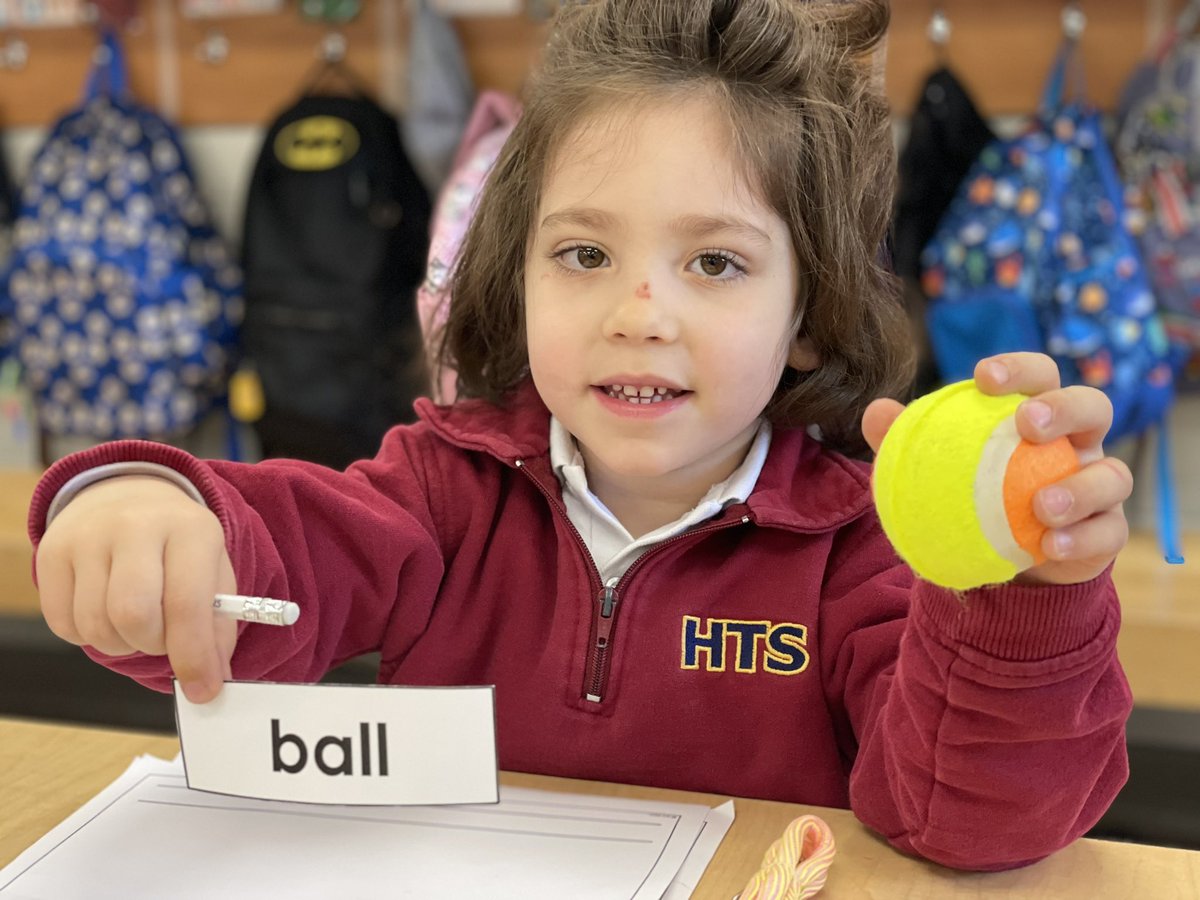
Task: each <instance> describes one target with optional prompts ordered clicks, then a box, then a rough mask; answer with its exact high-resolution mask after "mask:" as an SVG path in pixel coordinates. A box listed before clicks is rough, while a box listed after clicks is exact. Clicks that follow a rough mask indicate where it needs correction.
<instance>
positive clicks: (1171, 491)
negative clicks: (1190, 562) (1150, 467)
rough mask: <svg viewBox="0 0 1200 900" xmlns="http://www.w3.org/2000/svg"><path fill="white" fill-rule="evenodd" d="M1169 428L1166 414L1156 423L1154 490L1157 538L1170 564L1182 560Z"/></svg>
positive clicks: (1176, 563) (1164, 556) (1177, 563)
mask: <svg viewBox="0 0 1200 900" xmlns="http://www.w3.org/2000/svg"><path fill="white" fill-rule="evenodd" d="M1170 435H1171V430H1170V429H1169V428H1168V427H1167V414H1166V413H1163V417H1162V419H1161V420H1160V421H1159V423H1158V453H1157V457H1158V458H1157V461H1156V467H1157V469H1158V471H1157V473H1156V476H1157V477H1156V478H1155V482H1156V485H1155V487H1156V491H1157V493H1158V504H1157V506H1158V540H1159V545H1160V548H1161V549H1162V554H1163V558H1164V559H1165V560H1166V561H1167V562H1169V563H1171V564H1172V565H1179V564H1181V563H1182V562H1183V551H1182V549H1181V548H1180V545H1179V512H1178V510H1177V509H1176V507H1175V476H1174V475H1173V474H1172V469H1171V437H1170Z"/></svg>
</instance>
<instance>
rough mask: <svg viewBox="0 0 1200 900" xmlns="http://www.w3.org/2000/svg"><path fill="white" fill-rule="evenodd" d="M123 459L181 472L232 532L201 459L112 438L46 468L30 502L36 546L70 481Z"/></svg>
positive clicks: (159, 446)
mask: <svg viewBox="0 0 1200 900" xmlns="http://www.w3.org/2000/svg"><path fill="white" fill-rule="evenodd" d="M123 462H144V463H153V464H156V465H160V466H166V467H167V468H169V469H172V470H174V471H176V472H178V473H179V474H180V475H182V476H183V477H184V478H186V479H187V480H188V481H189V482H191V483H192V484H193V485H195V486H196V489H197V490H198V491H199V492H200V496H201V497H203V498H204V503H205V505H206V506H207V507H208V508H209V509H210V510H212V512H213V513H214V514H215V515H216V517H217V518H218V519H219V520H220V522H221V527H222V528H224V529H225V533H226V534H228V533H229V521H228V513H227V510H226V508H225V504H224V502H223V500H222V498H221V493H220V491H219V489H218V488H217V485H216V482H215V481H214V480H213V478H212V477H211V475H210V474H209V471H208V469H207V468H206V467H205V465H204V464H203V463H202V462H200V460H198V459H196V457H194V456H192V455H191V454H190V453H186V452H185V451H183V450H180V449H179V448H178V447H172V446H170V445H169V444H160V443H157V442H155V441H113V442H112V443H108V444H101V445H99V446H98V447H92V448H90V449H87V450H83V451H80V452H79V453H72V454H71V455H70V456H64V457H63V458H62V459H60V460H59V461H58V462H56V463H55V464H54V465H52V466H51V467H50V468H49V469H47V470H46V474H45V475H43V476H42V479H41V481H39V482H38V485H37V488H36V489H35V490H34V492H33V500H32V502H31V503H30V504H29V520H28V523H27V525H28V529H29V539H30V540H31V541H33V543H34V544H35V545H36V544H37V543H38V542H39V541H40V540H41V539H42V535H43V534H44V533H45V531H46V513H47V512H48V511H49V509H50V504H51V503H53V502H54V498H55V497H56V496H57V495H58V492H59V491H60V490H62V488H63V487H64V486H65V485H66V484H67V482H68V481H70V480H71V479H72V478H74V477H75V476H76V475H78V474H80V473H81V472H85V471H87V470H88V469H94V468H96V467H97V466H106V465H110V464H112V463H123Z"/></svg>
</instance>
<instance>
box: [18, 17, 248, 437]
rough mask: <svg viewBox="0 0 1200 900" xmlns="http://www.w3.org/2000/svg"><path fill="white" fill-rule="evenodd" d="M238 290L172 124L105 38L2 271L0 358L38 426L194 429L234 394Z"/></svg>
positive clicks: (53, 143) (54, 429) (116, 432)
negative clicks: (24, 390) (8, 362)
mask: <svg viewBox="0 0 1200 900" xmlns="http://www.w3.org/2000/svg"><path fill="white" fill-rule="evenodd" d="M241 285H242V278H241V273H240V271H239V269H238V267H237V266H236V264H235V263H234V262H233V260H232V259H231V256H230V254H229V253H228V252H227V249H226V247H225V245H224V243H223V241H222V240H221V238H220V237H219V236H218V235H217V233H216V231H215V230H214V229H213V227H212V225H211V224H210V220H209V217H208V212H207V209H206V207H205V205H204V203H203V202H202V201H201V199H200V197H199V195H198V194H197V192H196V186H195V183H194V181H193V178H192V175H191V172H190V171H189V169H188V165H187V162H186V160H185V158H184V155H183V150H182V147H181V146H180V143H179V140H178V138H177V137H176V134H175V132H174V130H173V129H172V128H171V126H170V125H168V124H167V123H166V122H165V121H163V119H162V118H160V117H159V116H158V115H157V114H156V113H154V112H153V111H151V110H149V109H146V108H144V107H142V106H139V105H138V104H137V103H136V102H134V101H133V99H132V98H131V96H130V95H129V93H128V87H127V80H126V72H125V65H124V60H123V56H122V53H121V47H120V44H119V43H118V41H117V39H116V37H115V35H113V34H111V33H109V34H106V35H105V36H104V37H103V39H102V43H101V45H100V49H99V50H98V52H97V62H96V63H95V64H94V66H93V70H92V72H91V75H90V77H89V80H88V85H87V89H86V93H85V100H84V103H83V105H82V106H81V107H80V108H78V109H77V110H74V111H72V112H70V113H69V114H67V115H66V116H64V117H63V118H62V119H60V120H59V121H58V122H57V123H56V124H55V125H54V127H53V128H52V130H51V133H50V136H49V137H48V138H47V140H46V142H45V144H44V145H43V146H42V148H41V150H40V151H39V152H38V153H37V155H36V157H35V159H34V160H33V163H32V166H31V169H30V174H29V177H28V180H27V182H26V184H25V185H24V188H23V190H22V192H21V196H20V203H19V207H18V210H17V218H16V223H15V228H14V239H13V250H12V257H11V259H10V260H9V263H8V266H7V268H6V270H5V271H4V272H3V273H2V274H0V321H2V322H3V323H4V324H5V331H6V332H7V333H6V334H5V335H4V337H5V339H4V341H3V343H0V353H3V352H8V353H12V354H14V355H15V356H16V358H17V359H18V361H19V362H20V364H21V367H22V370H23V378H24V380H25V382H26V383H27V385H28V386H29V387H30V388H31V389H32V391H33V394H34V397H35V406H36V409H37V415H38V421H39V424H40V427H41V429H42V431H43V433H44V434H49V435H78V436H85V437H88V438H92V439H95V440H106V439H109V438H116V437H143V438H153V439H167V438H170V437H172V436H175V435H179V434H181V433H182V432H184V431H186V430H187V429H189V428H190V427H191V426H193V425H194V424H195V423H196V422H197V421H198V420H199V419H200V418H201V417H203V416H204V415H205V414H206V413H207V412H209V411H210V410H211V409H212V408H213V407H214V406H215V405H217V404H219V403H220V402H221V401H222V400H223V398H224V396H225V392H226V383H227V378H228V376H229V374H230V372H231V371H232V366H233V362H234V352H235V347H236V338H237V323H238V322H239V320H240V318H241V305H242V298H241Z"/></svg>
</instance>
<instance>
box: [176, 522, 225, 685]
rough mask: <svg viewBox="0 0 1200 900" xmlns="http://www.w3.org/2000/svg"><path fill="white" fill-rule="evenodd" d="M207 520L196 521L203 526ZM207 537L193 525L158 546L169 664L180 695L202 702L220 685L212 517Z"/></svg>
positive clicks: (217, 543)
mask: <svg viewBox="0 0 1200 900" xmlns="http://www.w3.org/2000/svg"><path fill="white" fill-rule="evenodd" d="M207 526H208V523H204V525H200V526H196V528H197V529H198V528H203V527H207ZM211 527H212V529H213V531H212V532H211V533H209V535H208V539H202V538H201V537H200V535H199V534H198V533H197V531H196V530H193V529H192V528H189V529H187V531H186V532H185V533H184V536H181V537H173V538H168V540H167V545H166V548H165V550H164V552H163V616H164V619H165V623H166V633H165V636H164V637H165V642H166V648H167V657H168V658H169V659H170V661H171V669H172V670H173V671H174V673H175V677H176V678H178V679H179V682H180V685H181V687H182V688H183V692H184V695H185V696H186V697H187V698H188V699H189V700H191V701H192V702H193V703H205V702H207V701H209V700H211V699H212V698H213V697H215V696H216V695H217V693H218V692H219V691H220V690H221V683H222V676H223V674H224V672H223V670H224V665H223V662H222V660H221V659H220V657H219V654H218V651H217V637H216V631H215V629H214V622H213V620H214V619H215V618H216V616H215V614H214V613H213V596H214V595H215V594H216V593H217V576H218V571H219V569H218V567H219V565H220V555H221V553H222V552H224V549H225V546H224V535H223V534H222V531H221V526H220V524H219V523H218V522H217V520H216V518H212V523H211Z"/></svg>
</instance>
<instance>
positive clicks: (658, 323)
mask: <svg viewBox="0 0 1200 900" xmlns="http://www.w3.org/2000/svg"><path fill="white" fill-rule="evenodd" d="M739 171H740V170H739V167H738V165H737V164H736V163H735V160H734V158H733V156H732V153H731V148H730V139H729V133H728V125H727V124H726V122H725V120H724V119H723V118H722V116H721V114H720V112H719V110H718V109H717V108H716V105H715V103H714V102H713V101H711V100H708V99H706V98H705V97H704V96H703V95H696V96H692V97H690V98H688V99H686V100H683V101H682V102H681V101H680V100H678V99H677V98H676V99H673V100H667V101H663V102H659V103H655V104H651V105H643V106H641V107H639V109H638V110H637V111H636V112H633V113H625V114H623V113H621V112H620V111H619V110H617V111H610V112H608V113H606V114H603V115H598V116H595V117H593V118H591V119H588V120H586V121H585V122H584V123H583V124H582V125H581V126H580V127H579V128H577V129H576V130H575V131H574V132H573V133H572V134H571V135H570V136H568V138H567V140H566V141H565V142H564V144H563V145H562V149H561V150H560V151H559V153H558V154H557V158H556V159H555V160H552V164H551V166H550V168H549V170H548V171H547V173H546V178H545V183H544V185H543V193H542V199H541V205H540V207H539V209H538V211H537V214H536V219H535V221H534V233H533V237H532V240H531V242H530V246H529V251H528V254H527V258H526V265H525V323H526V333H527V337H528V343H529V364H530V369H531V372H532V375H533V380H534V383H535V385H536V386H537V389H538V392H539V394H540V395H541V397H542V399H543V401H544V402H545V403H546V405H547V407H549V409H550V411H551V412H552V413H554V415H555V416H556V417H558V419H559V420H560V421H561V422H562V423H563V425H564V426H565V427H566V428H567V429H568V430H569V431H570V432H571V434H572V435H574V436H575V438H576V440H577V442H578V444H579V447H580V450H581V452H582V454H583V457H584V461H585V464H586V466H587V471H588V476H589V481H590V482H592V483H593V484H595V483H597V482H602V483H606V484H610V485H613V484H616V485H620V486H621V487H622V488H623V489H625V490H637V489H639V486H640V485H643V484H645V485H646V486H647V489H648V490H651V492H652V493H654V494H655V495H656V496H661V495H662V492H663V491H664V490H666V491H670V492H671V493H673V494H674V495H676V496H677V497H679V498H681V499H683V498H689V497H690V496H691V495H692V494H694V495H695V497H694V500H690V502H693V503H694V502H696V501H698V500H699V498H700V497H701V496H703V494H704V493H705V491H707V489H708V488H709V486H711V485H712V484H714V483H715V482H718V481H721V480H723V479H725V478H726V477H728V476H729V475H730V474H731V473H732V472H733V470H734V469H736V468H737V466H738V465H739V464H740V463H741V461H742V459H743V457H744V456H745V452H746V450H747V448H748V447H749V443H750V440H751V439H752V438H753V436H754V432H755V427H756V420H757V418H758V416H759V414H760V413H761V412H762V410H763V408H764V407H765V406H766V404H767V402H768V401H769V400H770V399H771V396H772V394H773V393H774V391H775V387H776V385H777V384H778V382H779V378H780V375H781V374H782V372H783V368H784V366H785V364H787V363H789V362H790V363H791V364H792V365H793V366H795V367H797V368H812V367H813V366H814V365H815V359H814V357H813V354H812V352H811V350H810V349H809V347H808V344H807V342H796V341H795V340H793V337H792V330H791V324H792V319H793V315H794V312H795V308H796V307H795V304H796V297H797V287H798V277H799V275H798V272H797V264H796V259H795V255H794V253H793V251H792V244H791V239H790V236H789V233H788V229H787V226H786V224H785V223H784V222H783V220H782V219H780V218H779V217H778V216H777V215H776V214H775V213H774V211H773V210H771V209H770V207H768V206H766V205H765V204H764V203H762V202H761V201H760V200H758V199H756V197H755V196H754V194H753V192H752V191H751V190H750V189H749V187H748V186H747V185H746V184H745V183H744V180H743V179H742V178H741V176H740V175H739ZM651 485H653V488H652V489H651V487H650V486H651ZM593 489H594V490H595V488H593ZM597 493H600V491H597ZM601 498H602V499H603V494H601Z"/></svg>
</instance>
